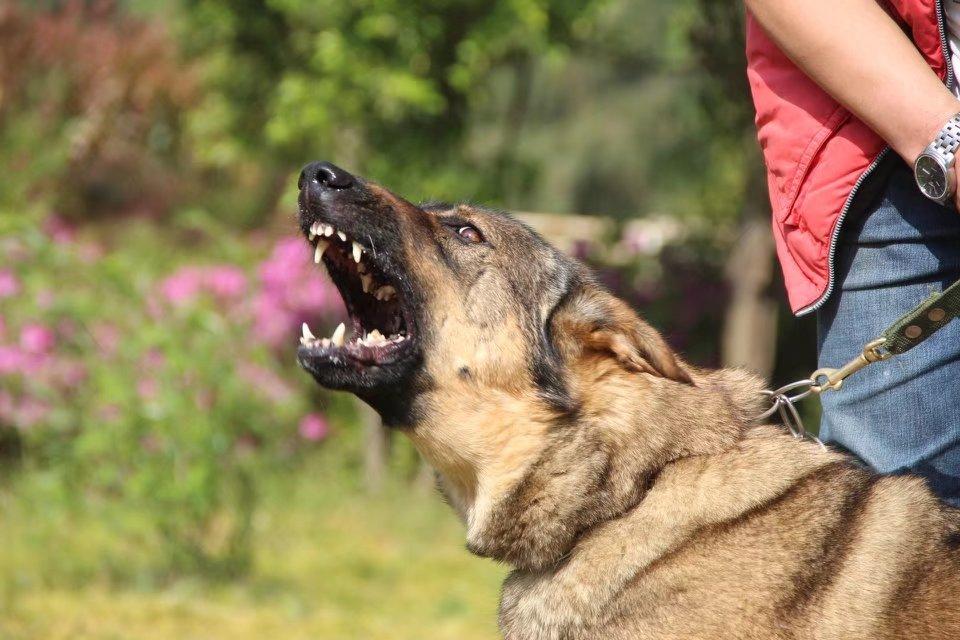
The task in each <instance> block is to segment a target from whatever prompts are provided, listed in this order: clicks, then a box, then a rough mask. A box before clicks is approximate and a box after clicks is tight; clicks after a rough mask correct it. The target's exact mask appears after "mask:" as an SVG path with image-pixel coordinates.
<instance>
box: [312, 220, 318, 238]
mask: <svg viewBox="0 0 960 640" xmlns="http://www.w3.org/2000/svg"><path fill="white" fill-rule="evenodd" d="M318 235H320V223H319V222H314V223H313V224H312V225H310V239H311V240H313V239H314V238H316V237H317V236H318Z"/></svg>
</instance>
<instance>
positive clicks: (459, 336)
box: [297, 162, 960, 640]
mask: <svg viewBox="0 0 960 640" xmlns="http://www.w3.org/2000/svg"><path fill="white" fill-rule="evenodd" d="M299 205H300V216H299V226H300V228H301V230H302V232H303V233H304V235H305V236H306V237H307V239H308V241H309V242H310V243H311V246H312V247H313V248H314V254H315V259H316V261H317V262H323V263H324V264H325V266H326V268H327V269H328V271H329V273H330V276H331V278H332V280H333V282H334V283H335V284H336V286H337V288H338V289H339V290H340V292H341V294H342V296H343V299H344V302H345V305H346V308H347V311H348V315H349V317H350V324H351V325H352V327H351V329H350V331H351V334H352V336H348V335H347V328H346V327H345V326H343V325H341V326H340V327H338V328H337V330H336V331H335V332H334V334H333V336H331V337H330V338H316V337H315V336H313V334H312V333H311V332H310V330H309V328H308V327H306V326H304V335H303V337H302V338H301V345H300V347H299V349H298V353H297V357H298V361H299V363H300V365H301V366H302V367H303V368H304V369H306V370H307V371H308V372H309V373H310V374H311V375H312V376H313V377H314V378H315V379H316V381H317V382H318V383H319V384H321V385H322V386H324V387H328V388H330V389H337V390H343V391H349V392H352V393H354V394H356V395H357V396H359V397H360V398H361V399H363V400H364V401H365V402H367V403H368V404H369V405H370V406H372V407H373V408H374V409H375V410H376V411H377V412H378V413H379V414H380V416H381V417H382V419H383V423H384V424H385V425H386V426H387V427H390V428H395V429H398V430H400V431H402V432H403V433H404V434H406V435H407V436H408V437H409V438H410V439H411V440H412V441H413V443H414V445H415V446H416V448H417V449H418V450H419V451H420V453H421V454H422V455H423V456H424V457H425V458H426V459H427V460H428V461H429V463H430V464H431V465H432V466H433V467H434V469H435V470H436V472H437V476H438V484H439V486H440V487H441V490H442V492H443V493H444V494H445V496H446V498H447V500H448V501H449V503H450V504H451V505H452V506H453V508H454V509H455V510H456V511H457V513H458V514H459V516H460V517H461V518H462V520H463V522H464V523H465V526H466V538H467V547H468V549H469V550H470V551H471V552H473V553H475V554H477V555H479V556H484V557H488V558H493V559H495V560H498V561H500V562H503V563H507V564H509V565H510V566H511V567H512V568H513V571H512V573H510V574H509V576H508V577H507V579H506V581H505V583H504V585H503V590H502V594H501V603H500V613H499V624H500V629H501V632H502V633H503V636H504V637H505V638H507V640H547V639H553V640H561V639H563V640H587V639H605V640H620V639H624V640H626V639H631V640H632V639H651V640H652V639H657V640H667V639H681V638H682V639H684V640H697V639H704V640H707V639H709V640H714V639H717V638H736V639H748V638H750V639H754V638H755V639H763V640H768V639H785V640H786V639H801V638H803V639H807V638H816V639H834V638H835V639H844V640H851V639H860V638H862V639H866V638H869V639H871V640H884V639H893V638H960V606H958V594H960V510H958V509H953V508H950V507H948V506H947V505H945V504H944V503H942V502H940V501H939V500H938V499H937V498H936V497H935V496H934V495H933V494H932V493H931V492H930V491H929V490H928V488H927V487H926V485H925V484H924V482H923V481H922V480H921V479H919V478H916V477H907V476H900V477H880V476H877V475H875V474H873V473H871V472H870V471H868V470H866V469H864V468H863V467H862V466H861V465H860V464H858V463H857V462H856V461H855V460H854V459H853V458H851V457H849V456H847V455H845V454H843V453H841V452H837V451H833V450H829V449H824V448H821V447H820V446H818V445H816V444H812V443H809V442H804V441H800V440H797V439H795V438H794V437H793V436H791V435H790V434H789V433H787V432H786V430H785V429H784V428H783V427H781V426H777V425H764V424H758V423H757V421H756V420H755V416H757V415H758V414H759V413H760V412H761V411H762V409H763V396H762V395H761V393H760V390H761V389H762V387H763V381H762V380H760V379H758V378H757V377H755V376H753V375H751V374H749V373H746V372H742V371H738V370H718V371H711V370H704V369H700V368H697V367H694V366H691V365H690V364H688V363H686V362H684V361H683V360H682V359H681V358H680V357H679V356H678V355H677V354H675V353H674V352H672V351H671V349H670V348H669V347H668V346H667V344H666V342H665V341H664V339H663V338H662V337H661V336H660V334H659V333H657V331H655V330H654V329H653V328H652V327H651V326H650V325H648V324H647V323H646V322H644V321H643V320H642V319H641V318H640V317H639V316H638V315H637V314H636V313H635V312H634V311H633V310H632V309H631V308H630V307H629V306H628V305H627V304H625V303H624V302H623V301H621V300H619V299H618V298H616V297H614V296H613V295H612V294H610V293H609V292H607V291H606V290H605V289H604V288H603V287H602V286H600V285H599V284H598V283H597V281H596V280H595V279H594V277H593V276H592V275H591V273H590V272H589V271H588V269H587V268H585V267H584V266H583V265H581V264H580V263H578V262H577V261H575V260H573V259H572V258H570V257H568V256H566V255H564V254H562V253H561V252H559V251H558V250H556V249H555V248H553V247H552V246H551V245H550V244H548V243H547V242H545V241H544V240H543V239H542V238H540V237H539V236H538V235H537V234H536V233H535V232H533V231H532V230H531V229H529V228H528V227H527V226H525V225H524V224H522V223H521V222H519V221H517V220H515V219H513V218H511V217H510V216H509V215H507V214H505V213H502V212H499V211H494V210H491V209H486V208H481V207H477V206H471V205H467V204H444V203H436V202H433V203H425V204H420V205H414V204H412V203H410V202H408V201H406V200H404V199H403V198H401V197H399V196H397V195H395V194H394V193H392V192H390V191H389V190H387V189H385V188H383V187H382V186H379V185H377V184H375V183H374V182H371V181H367V180H364V179H362V178H360V177H357V176H354V175H351V174H350V173H348V172H347V171H345V170H343V169H341V168H339V167H337V166H336V165H333V164H330V163H326V162H322V163H312V164H310V165H308V166H307V167H306V168H304V170H303V172H302V173H301V175H300V180H299ZM864 428H869V425H864Z"/></svg>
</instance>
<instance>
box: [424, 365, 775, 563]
mask: <svg viewBox="0 0 960 640" xmlns="http://www.w3.org/2000/svg"><path fill="white" fill-rule="evenodd" d="M580 364H581V365H582V366H578V367H575V368H574V371H575V372H576V375H575V377H574V380H573V381H572V384H571V394H572V396H573V397H575V398H577V399H578V400H579V404H578V409H577V410H576V411H575V412H574V413H572V414H569V415H558V414H557V413H556V411H555V410H551V409H550V408H549V407H548V405H547V404H546V403H544V402H543V401H540V400H539V399H532V398H531V397H530V395H533V392H529V393H520V394H519V395H517V394H509V393H503V394H496V397H494V398H487V399H485V400H484V401H482V402H480V403H478V404H474V405H469V404H468V405H467V406H458V407H454V408H451V410H450V411H449V412H444V415H443V420H444V424H443V425H442V428H441V425H439V424H437V425H431V424H430V423H429V421H428V422H427V423H425V424H423V425H418V426H417V427H416V428H414V429H412V430H410V431H409V433H410V434H411V437H412V438H413V440H414V443H415V445H416V446H417V448H418V449H419V450H420V451H421V453H422V454H423V455H424V456H425V457H426V458H427V459H428V460H429V461H430V462H431V464H433V466H434V468H435V469H436V470H437V471H438V472H439V475H440V481H441V486H442V488H443V490H444V492H445V493H446V494H447V496H448V499H449V500H450V502H451V504H452V505H453V506H454V508H455V509H456V510H457V511H458V512H459V513H460V514H461V516H462V517H463V518H464V520H465V522H466V524H467V529H468V530H467V545H468V548H469V549H470V550H471V551H473V552H474V553H476V554H478V555H481V556H486V557H491V558H494V559H497V560H500V561H503V562H507V563H510V564H511V565H513V566H515V567H517V568H521V569H526V570H542V569H545V568H549V567H551V566H553V565H555V564H556V563H557V562H559V561H560V560H562V559H563V558H564V556H565V555H567V554H568V553H569V552H570V551H571V550H572V549H573V547H574V546H575V545H576V543H577V540H578V539H579V538H580V536H582V535H583V534H584V533H585V532H586V531H587V530H589V529H590V528H591V527H593V526H594V525H596V524H598V523H600V522H603V521H606V520H609V519H611V518H615V517H617V516H619V515H621V514H623V513H624V512H626V511H627V510H629V509H631V508H632V507H634V506H635V505H636V504H637V503H639V502H640V501H641V500H642V499H643V497H644V495H645V493H646V492H647V490H648V489H649V488H650V486H651V484H652V483H653V482H654V481H655V479H656V475H657V473H658V472H659V471H660V470H661V469H662V468H663V467H664V466H665V465H667V464H668V463H670V462H671V461H674V460H677V459H680V458H684V457H689V456H698V455H706V454H713V453H719V452H722V451H725V450H727V449H729V448H731V447H733V446H734V445H735V444H736V442H737V441H738V440H739V439H740V438H741V437H742V434H743V431H744V429H745V427H746V425H747V424H748V423H749V420H750V416H752V415H755V414H756V413H757V412H758V407H759V400H760V397H761V396H760V394H759V393H758V392H759V388H760V384H759V381H758V379H756V378H755V377H753V376H750V375H749V374H745V373H741V372H737V371H731V370H724V371H716V372H709V373H707V372H697V371H694V372H692V374H691V377H692V378H693V384H692V385H690V384H684V383H680V382H675V381H673V380H668V379H664V378H660V377H656V376H653V375H649V374H645V373H635V372H631V371H626V370H624V369H623V368H622V367H621V366H620V365H619V364H618V363H617V362H616V360H614V359H611V358H600V357H597V358H595V359H593V360H591V361H589V362H587V361H582V362H581V363H580ZM688 370H689V369H688ZM638 399H642V400H643V401H638ZM491 405H492V406H494V407H496V411H491ZM531 406H537V407H538V408H539V410H538V411H536V412H535V413H533V414H532V415H531V413H530V407H531ZM481 411H482V412H483V414H484V415H485V416H486V417H487V418H488V419H489V416H491V415H494V416H497V420H498V424H491V425H489V428H488V431H487V433H486V438H485V440H484V442H482V443H479V442H472V441H470V440H469V439H468V438H465V437H463V434H458V433H457V432H456V429H455V427H454V426H452V425H456V424H469V422H470V420H471V419H473V420H475V419H476V418H475V416H476V415H477V413H479V412H481ZM464 412H468V413H470V412H472V413H473V416H474V417H473V418H471V417H470V416H468V415H466V414H465V413H464ZM439 436H442V437H439ZM585 451H587V452H589V454H588V455H587V456H586V459H585V458H584V452H585Z"/></svg>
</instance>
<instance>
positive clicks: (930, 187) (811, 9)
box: [745, 0, 960, 506]
mask: <svg viewBox="0 0 960 640" xmlns="http://www.w3.org/2000/svg"><path fill="white" fill-rule="evenodd" d="M745 5H746V9H747V74H748V78H749V81H750V87H751V91H752V94H753V99H754V104H755V106H756V112H757V114H756V124H757V132H758V139H759V142H760V145H761V148H762V150H763V155H764V161H765V164H766V168H767V178H768V186H769V192H770V201H771V204H772V207H773V231H774V236H775V239H776V245H777V254H778V257H779V259H780V263H781V265H782V270H783V273H784V280H785V284H786V288H787V294H788V298H789V301H790V305H791V307H792V309H793V311H794V312H795V313H796V314H797V315H804V314H808V313H816V319H817V329H818V345H817V346H818V361H819V366H820V367H837V366H839V365H842V364H844V363H845V362H847V361H849V360H850V359H852V358H854V357H856V355H857V354H858V353H860V352H861V350H862V349H863V347H864V346H865V345H866V344H867V343H868V342H869V341H871V340H872V339H874V338H876V337H878V336H879V335H880V334H881V333H882V332H883V330H884V329H886V327H887V326H889V325H890V324H892V323H893V322H894V321H895V320H896V319H897V318H899V317H900V316H901V315H903V314H904V313H906V312H908V311H909V310H910V309H912V308H913V307H915V306H916V305H917V304H918V303H919V302H920V301H921V300H923V299H924V298H926V297H928V296H929V295H930V294H931V293H932V292H936V291H941V290H942V289H943V288H945V287H947V286H949V285H950V284H952V283H953V282H954V281H956V280H957V279H958V278H960V215H958V213H957V204H958V195H957V189H956V183H957V173H958V170H960V167H958V164H957V163H956V162H955V161H954V158H955V154H956V153H957V151H958V149H960V116H958V115H957V114H958V112H960V101H958V95H960V90H958V87H957V81H956V75H955V73H954V67H955V65H957V64H958V63H960V0H887V1H881V2H878V1H877V0H803V1H802V2H797V1H796V0H745ZM821 397H822V402H823V417H822V420H821V426H820V434H821V437H822V438H823V439H824V440H825V441H827V442H829V443H833V444H834V445H837V446H840V447H842V448H845V449H847V450H849V451H850V452H852V453H854V454H855V455H857V456H859V457H860V458H861V459H862V460H863V461H864V462H866V463H867V464H869V465H870V466H872V467H873V468H875V469H876V470H877V471H879V472H880V473H915V474H919V475H920V476H922V477H924V478H925V479H926V480H927V482H928V483H929V484H930V486H931V488H932V489H933V490H934V491H936V492H937V493H938V494H939V495H940V496H941V497H942V498H943V499H944V500H946V501H947V502H950V503H952V504H954V505H958V506H960V320H958V321H955V322H952V323H950V324H948V325H947V326H946V327H944V328H943V329H941V330H940V331H939V332H938V333H936V334H935V335H933V336H932V337H930V338H929V339H928V340H926V341H925V342H923V343H922V344H920V345H919V346H917V347H916V348H914V349H912V350H911V351H909V352H908V353H905V354H903V355H901V356H898V357H896V358H893V359H891V360H887V361H885V362H883V363H879V364H874V365H872V366H870V367H867V368H865V369H863V370H861V371H860V372H859V373H857V374H856V376H854V377H851V378H850V379H848V380H847V381H846V382H845V383H844V386H843V387H842V389H840V390H839V391H830V392H827V393H824V394H823V395H822V396H821Z"/></svg>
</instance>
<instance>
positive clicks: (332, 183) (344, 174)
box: [297, 162, 353, 189]
mask: <svg viewBox="0 0 960 640" xmlns="http://www.w3.org/2000/svg"><path fill="white" fill-rule="evenodd" d="M310 182H317V183H319V184H320V186H322V187H329V188H331V189H346V188H348V187H350V186H351V185H353V176H352V175H350V173H349V172H348V171H346V170H344V169H341V168H340V167H338V166H337V165H335V164H333V163H332V162H311V163H310V164H308V165H307V166H305V167H304V168H303V171H301V172H300V179H299V180H298V181H297V188H298V189H303V187H304V186H305V185H306V184H308V183H310Z"/></svg>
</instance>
